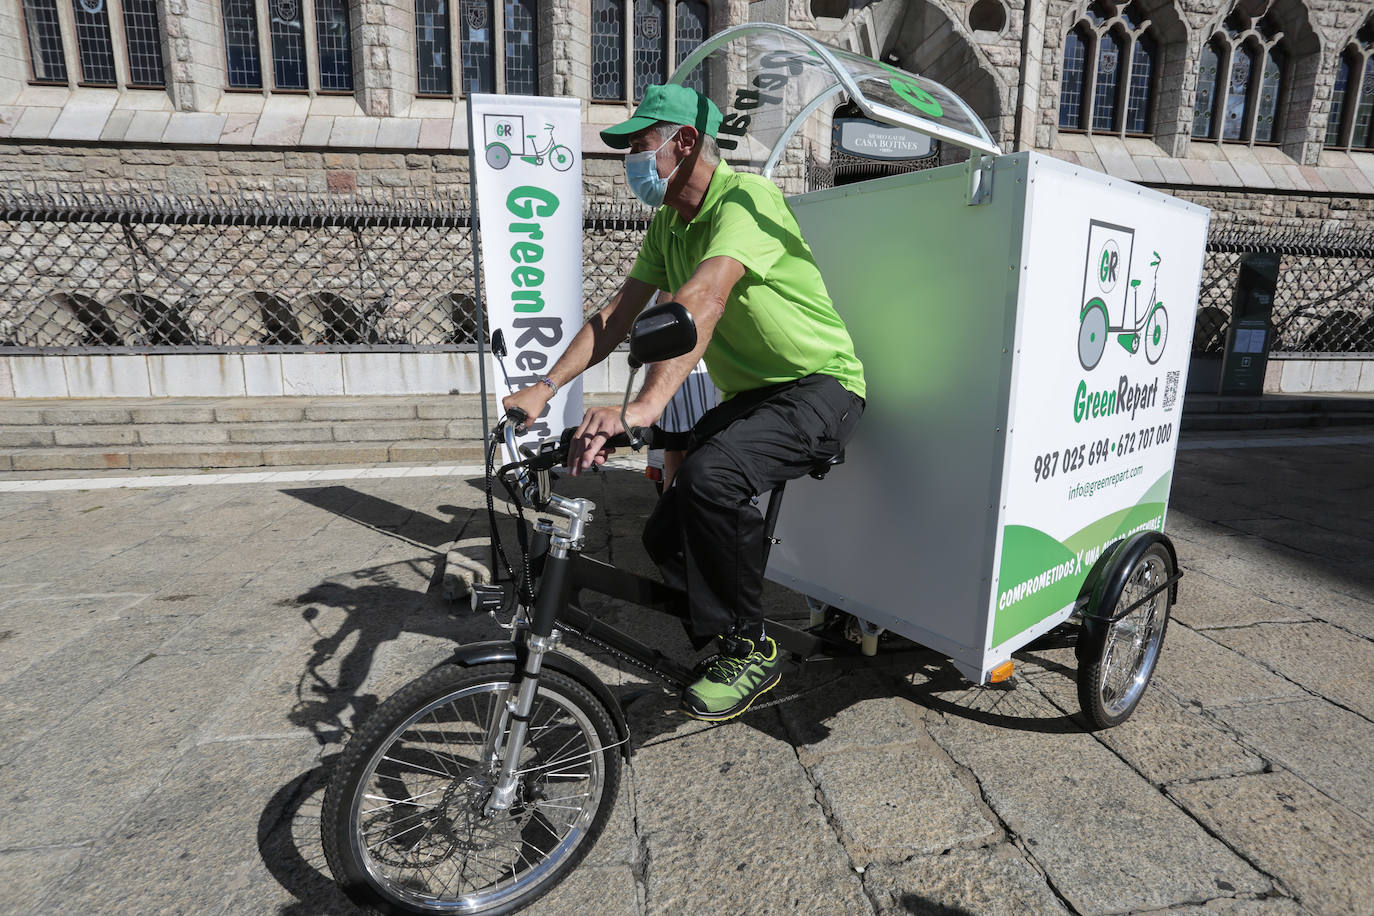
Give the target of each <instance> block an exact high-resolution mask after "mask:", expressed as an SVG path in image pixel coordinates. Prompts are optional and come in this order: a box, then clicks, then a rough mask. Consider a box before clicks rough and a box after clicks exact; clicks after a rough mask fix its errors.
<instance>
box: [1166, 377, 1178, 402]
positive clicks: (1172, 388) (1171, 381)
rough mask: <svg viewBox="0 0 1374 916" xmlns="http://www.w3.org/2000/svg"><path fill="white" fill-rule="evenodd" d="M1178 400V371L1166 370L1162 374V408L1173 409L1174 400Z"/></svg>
mask: <svg viewBox="0 0 1374 916" xmlns="http://www.w3.org/2000/svg"><path fill="white" fill-rule="evenodd" d="M1177 400H1178V371H1177V370H1175V371H1173V372H1167V373H1165V375H1164V409H1165V410H1173V409H1174V401H1177Z"/></svg>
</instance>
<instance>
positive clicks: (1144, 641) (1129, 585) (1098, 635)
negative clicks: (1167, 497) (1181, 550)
mask: <svg viewBox="0 0 1374 916" xmlns="http://www.w3.org/2000/svg"><path fill="white" fill-rule="evenodd" d="M1125 552H1126V550H1125V549H1124V548H1123V549H1122V550H1121V551H1118V555H1119V554H1121V553H1125ZM1172 573H1173V561H1172V560H1171V559H1170V556H1169V553H1168V551H1167V550H1165V548H1164V545H1163V544H1160V543H1157V542H1156V543H1154V544H1151V545H1150V547H1149V548H1147V549H1146V550H1145V552H1144V553H1143V554H1142V555H1141V556H1140V558H1139V559H1137V560H1136V561H1135V563H1134V564H1133V565H1132V566H1131V569H1130V572H1129V573H1128V574H1127V575H1126V580H1125V585H1124V587H1123V588H1122V589H1121V595H1120V597H1119V598H1118V599H1117V600H1116V601H1115V602H1113V603H1112V606H1111V607H1095V608H1092V609H1091V610H1092V612H1093V613H1095V614H1096V615H1098V616H1102V617H1114V616H1116V615H1117V614H1119V613H1121V611H1122V610H1124V609H1125V608H1127V607H1130V606H1131V605H1132V604H1135V603H1136V602H1137V601H1139V600H1141V599H1142V598H1144V597H1145V596H1146V595H1148V594H1149V593H1150V592H1152V591H1154V590H1155V589H1156V588H1159V586H1161V585H1163V584H1164V582H1165V581H1166V580H1167V579H1168V578H1169V576H1170V575H1171V574H1172ZM1108 578H1110V574H1108ZM1168 625H1169V589H1167V588H1166V589H1164V590H1163V591H1161V592H1159V593H1158V594H1157V595H1155V596H1154V597H1153V598H1151V599H1150V600H1149V601H1146V602H1145V603H1144V604H1142V605H1141V606H1140V607H1138V608H1136V609H1135V610H1133V611H1131V612H1130V613H1129V614H1127V615H1126V616H1125V617H1123V618H1121V619H1120V620H1118V621H1116V622H1115V623H1110V624H1108V623H1103V624H1099V625H1096V626H1093V627H1089V628H1086V629H1085V630H1084V632H1083V634H1082V635H1081V636H1080V637H1079V638H1080V640H1081V642H1080V645H1079V662H1078V703H1079V705H1080V706H1081V707H1082V708H1083V714H1084V715H1086V716H1087V717H1088V720H1089V722H1091V723H1092V725H1093V727H1094V728H1111V727H1112V726H1114V725H1120V724H1121V723H1122V722H1124V721H1126V719H1127V718H1128V717H1129V716H1130V714H1131V713H1132V712H1133V711H1134V710H1135V708H1136V705H1137V704H1139V703H1140V698H1141V696H1143V695H1144V693H1145V688H1146V686H1147V685H1148V684H1149V683H1150V676H1151V675H1152V674H1153V673H1154V670H1155V663H1156V662H1157V661H1158V660H1159V650H1160V647H1161V646H1162V645H1163V644H1164V630H1165V628H1166V627H1167V626H1168Z"/></svg>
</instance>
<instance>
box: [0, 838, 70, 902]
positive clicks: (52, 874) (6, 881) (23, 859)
mask: <svg viewBox="0 0 1374 916" xmlns="http://www.w3.org/2000/svg"><path fill="white" fill-rule="evenodd" d="M86 853H87V849H86V848H85V847H72V846H51V847H48V848H46V849H9V850H5V851H2V852H0V887H3V888H4V889H5V893H4V895H3V897H0V913H4V914H10V913H14V914H19V913H36V912H39V910H38V909H37V908H36V906H35V905H36V904H37V902H38V900H39V899H40V897H41V896H42V894H43V891H44V890H45V889H46V888H48V887H51V886H52V885H54V884H57V883H58V882H60V881H61V880H62V879H63V878H65V877H67V875H69V874H71V873H72V871H73V870H74V869H75V868H76V867H77V864H78V863H79V862H80V861H81V857H82V856H83V855H85V854H86Z"/></svg>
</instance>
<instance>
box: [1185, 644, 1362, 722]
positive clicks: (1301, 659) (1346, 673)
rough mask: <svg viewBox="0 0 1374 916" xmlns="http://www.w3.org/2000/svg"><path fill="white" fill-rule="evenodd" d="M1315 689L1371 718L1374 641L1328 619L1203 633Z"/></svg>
mask: <svg viewBox="0 0 1374 916" xmlns="http://www.w3.org/2000/svg"><path fill="white" fill-rule="evenodd" d="M1208 635H1209V636H1210V637H1211V638H1212V639H1215V640H1216V641H1217V642H1219V643H1221V644H1222V645H1225V646H1229V647H1230V648H1232V649H1234V650H1235V651H1237V652H1240V653H1241V654H1243V655H1245V656H1247V657H1248V658H1254V659H1262V660H1263V662H1264V665H1265V667H1267V668H1270V669H1272V670H1274V671H1276V672H1278V673H1279V674H1280V675H1282V676H1283V677H1285V678H1287V679H1288V680H1290V681H1293V682H1294V683H1296V684H1299V685H1301V686H1303V687H1306V688H1307V689H1308V690H1310V691H1312V692H1313V693H1315V694H1318V695H1320V696H1323V697H1326V698H1327V699H1329V700H1332V701H1334V702H1336V703H1339V704H1341V705H1342V706H1346V707H1348V708H1349V709H1352V710H1354V711H1355V712H1357V713H1359V714H1360V715H1362V716H1364V717H1365V718H1366V719H1374V641H1372V640H1369V639H1363V638H1361V637H1358V636H1352V635H1351V634H1349V633H1347V632H1346V631H1344V630H1342V629H1340V628H1338V627H1334V626H1332V625H1331V624H1328V623H1320V622H1312V623H1285V624H1259V625H1256V626H1252V627H1243V628H1240V629H1234V630H1218V631H1215V632H1212V633H1209V634H1208Z"/></svg>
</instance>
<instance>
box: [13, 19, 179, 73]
mask: <svg viewBox="0 0 1374 916" xmlns="http://www.w3.org/2000/svg"><path fill="white" fill-rule="evenodd" d="M58 2H59V0H22V3H21V9H22V11H23V26H24V31H25V33H26V36H27V38H28V49H29V63H30V67H31V73H32V81H33V82H35V83H48V84H58V85H64V84H67V83H68V82H69V81H70V80H71V77H72V76H73V75H74V76H75V79H76V82H77V83H78V84H79V85H82V86H119V85H121V83H122V84H123V85H124V86H127V87H129V88H134V89H144V88H147V89H161V88H162V87H163V86H165V85H166V78H165V77H164V75H163V70H162V34H161V30H160V28H159V26H158V19H157V6H156V0H71V5H70V11H71V16H72V18H71V20H70V26H71V28H72V29H73V32H74V35H75V37H76V51H77V64H78V67H77V70H76V73H75V74H71V73H70V72H69V71H68V69H67V60H66V53H65V50H64V48H63V45H62V28H63V26H62V19H61V16H62V10H59V8H58ZM121 52H122V54H123V56H124V57H125V59H126V60H127V62H128V65H129V68H128V71H127V73H126V72H122V71H121V68H120V66H119V63H118V57H119V56H120V55H121Z"/></svg>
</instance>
